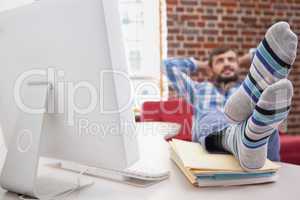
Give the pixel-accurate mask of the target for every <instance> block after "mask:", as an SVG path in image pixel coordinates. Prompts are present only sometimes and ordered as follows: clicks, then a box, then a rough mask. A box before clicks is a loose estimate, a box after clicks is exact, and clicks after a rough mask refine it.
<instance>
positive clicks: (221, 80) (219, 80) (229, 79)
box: [216, 73, 239, 84]
mask: <svg viewBox="0 0 300 200" xmlns="http://www.w3.org/2000/svg"><path fill="white" fill-rule="evenodd" d="M238 80H239V77H238V75H237V74H236V73H235V74H234V75H232V76H228V77H224V76H222V75H220V76H217V78H216V81H217V83H218V84H221V83H223V84H228V83H231V82H236V81H238Z"/></svg>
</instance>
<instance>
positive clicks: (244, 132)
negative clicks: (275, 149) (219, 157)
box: [220, 79, 293, 171]
mask: <svg viewBox="0 0 300 200" xmlns="http://www.w3.org/2000/svg"><path fill="white" fill-rule="evenodd" d="M292 96H293V85H292V83H291V82H290V81H289V80H287V79H282V80H280V81H278V82H276V83H274V84H272V85H270V86H268V87H267V88H266V89H265V90H264V91H263V93H262V94H261V97H260V99H259V101H258V102H257V105H256V106H255V109H254V111H253V114H252V115H251V116H250V117H249V119H248V120H246V121H244V122H242V123H241V124H238V125H231V126H230V127H228V128H227V130H226V132H225V133H222V134H220V135H221V136H222V145H223V147H224V148H225V149H226V150H228V151H230V152H231V153H232V154H234V155H235V157H236V158H237V159H238V160H239V161H240V164H241V166H242V167H243V169H245V170H246V171H251V170H255V169H259V168H261V167H263V166H264V164H265V160H266V157H267V150H268V149H267V145H268V140H269V137H270V135H271V134H274V132H276V131H277V128H278V126H279V124H280V123H281V122H282V121H283V120H285V119H286V118H287V116H288V112H289V110H290V105H291V100H292Z"/></svg>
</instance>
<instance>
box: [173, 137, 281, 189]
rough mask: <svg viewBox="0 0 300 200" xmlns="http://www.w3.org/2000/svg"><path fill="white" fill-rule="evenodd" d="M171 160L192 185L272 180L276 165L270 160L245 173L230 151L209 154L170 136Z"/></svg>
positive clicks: (266, 181)
mask: <svg viewBox="0 0 300 200" xmlns="http://www.w3.org/2000/svg"><path fill="white" fill-rule="evenodd" d="M169 144H170V152H171V159H172V160H173V161H174V162H175V164H176V165H177V166H178V168H179V169H180V170H181V171H182V172H183V174H184V175H185V176H186V177H187V179H188V180H189V182H190V183H191V184H193V185H194V186H201V187H205V186H233V185H249V184H261V183H268V182H275V181H276V180H277V179H278V173H277V172H278V170H279V168H280V166H279V165H278V164H276V163H274V162H271V161H270V160H266V163H265V165H264V166H263V167H262V168H261V169H258V170H256V171H255V172H245V171H244V170H243V169H242V168H241V166H240V164H239V162H238V160H236V159H235V157H234V156H233V155H231V154H211V153H208V152H207V151H205V149H204V148H203V147H202V146H201V145H200V144H199V143H194V142H186V141H182V140H177V139H173V140H172V141H170V142H169Z"/></svg>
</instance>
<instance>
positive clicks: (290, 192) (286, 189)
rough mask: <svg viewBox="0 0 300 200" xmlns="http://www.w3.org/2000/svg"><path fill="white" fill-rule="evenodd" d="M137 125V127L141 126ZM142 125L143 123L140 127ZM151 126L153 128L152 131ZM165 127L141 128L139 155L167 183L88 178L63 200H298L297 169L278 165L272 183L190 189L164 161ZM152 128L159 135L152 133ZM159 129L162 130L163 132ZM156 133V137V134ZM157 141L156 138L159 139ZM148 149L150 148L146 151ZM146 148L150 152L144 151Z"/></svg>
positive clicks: (5, 197) (7, 199)
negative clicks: (165, 173) (164, 174)
mask: <svg viewBox="0 0 300 200" xmlns="http://www.w3.org/2000/svg"><path fill="white" fill-rule="evenodd" d="M141 125H142V124H140V125H139V126H141ZM143 125H145V124H143ZM153 125H154V128H153ZM165 127H166V126H165V125H163V128H162V126H160V125H159V124H157V123H154V124H153V123H148V124H146V126H144V133H143V137H141V146H142V148H141V150H142V153H147V154H148V153H153V154H154V155H155V159H156V160H160V163H159V164H164V165H167V166H168V167H169V168H170V171H171V177H170V178H169V179H168V180H165V181H163V182H160V183H158V184H155V185H152V186H150V187H148V188H137V187H134V186H130V185H125V184H121V183H117V182H112V181H108V180H104V179H97V178H91V179H92V180H93V181H94V182H95V184H94V185H93V186H92V187H90V188H86V189H84V190H81V191H79V192H75V193H73V194H72V195H70V196H69V197H67V198H64V199H70V200H79V199H83V200H94V199H95V200H96V199H97V200H98V199H100V200H118V199H120V200H129V199H130V200H167V199H173V200H177V199H178V200H182V199H187V200H193V199H195V200H199V199H204V200H210V199H212V200H215V199H220V200H235V199H236V200H240V199H243V200H247V199H249V200H253V199H264V200H265V199H271V200H282V199H299V198H300V197H299V196H300V189H299V186H300V166H295V165H290V164H283V163H282V164H281V165H282V168H281V170H280V178H279V180H278V182H276V183H272V184H264V185H256V186H240V187H228V188H224V187H217V188H196V187H194V186H192V185H191V184H190V183H189V182H188V181H187V180H186V178H185V177H184V175H183V174H181V172H180V171H179V169H177V167H176V165H175V164H174V163H173V162H172V161H171V160H170V159H169V158H168V157H169V151H168V145H167V143H166V142H165V141H164V140H163V139H162V137H161V136H164V134H165V133H166V132H168V131H170V129H165ZM155 129H156V130H158V131H159V132H156V134H154V133H155ZM162 130H165V132H163V131H162ZM157 134H158V135H157ZM159 138H160V139H159ZM147 147H151V148H147ZM149 149H150V151H148V150H149ZM59 173H61V176H62V177H64V176H68V175H70V174H71V173H70V172H65V171H59ZM0 199H2V200H14V199H18V198H17V196H16V195H14V194H10V193H6V192H5V191H4V190H0Z"/></svg>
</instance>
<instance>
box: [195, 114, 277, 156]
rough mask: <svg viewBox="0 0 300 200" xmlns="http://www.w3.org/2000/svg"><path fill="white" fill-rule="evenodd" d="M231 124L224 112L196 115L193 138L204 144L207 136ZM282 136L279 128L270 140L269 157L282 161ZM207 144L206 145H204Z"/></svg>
mask: <svg viewBox="0 0 300 200" xmlns="http://www.w3.org/2000/svg"><path fill="white" fill-rule="evenodd" d="M197 114H198V113H197ZM228 126H230V124H229V123H228V121H227V119H226V117H225V115H224V113H223V112H221V111H218V110H211V111H206V112H202V113H201V114H198V115H195V117H194V119H193V129H192V140H193V141H194V142H199V143H200V144H202V145H203V144H204V141H205V138H206V137H207V136H208V135H209V134H212V133H215V132H218V131H221V130H223V129H224V128H226V127H228ZM279 141H280V138H279V132H278V130H277V131H276V132H275V133H274V134H272V135H271V136H270V138H269V142H268V158H269V159H270V160H272V161H280V154H279V151H280V142H279ZM203 146H205V145H203Z"/></svg>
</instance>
